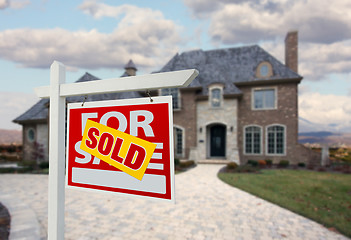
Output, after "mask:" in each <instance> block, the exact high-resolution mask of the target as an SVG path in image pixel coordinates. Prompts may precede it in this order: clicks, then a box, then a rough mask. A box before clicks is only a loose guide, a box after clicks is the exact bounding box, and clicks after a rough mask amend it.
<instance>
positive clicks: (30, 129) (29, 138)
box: [27, 128, 35, 142]
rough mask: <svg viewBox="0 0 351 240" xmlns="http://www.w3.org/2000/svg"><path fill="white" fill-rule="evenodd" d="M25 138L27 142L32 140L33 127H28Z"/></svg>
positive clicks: (33, 137) (33, 135) (33, 138)
mask: <svg viewBox="0 0 351 240" xmlns="http://www.w3.org/2000/svg"><path fill="white" fill-rule="evenodd" d="M27 139H28V141H29V142H34V140H35V130H34V129H33V128H29V129H28V130H27Z"/></svg>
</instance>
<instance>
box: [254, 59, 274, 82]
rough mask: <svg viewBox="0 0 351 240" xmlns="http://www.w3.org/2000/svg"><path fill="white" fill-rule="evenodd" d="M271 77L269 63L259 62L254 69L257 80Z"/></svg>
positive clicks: (271, 72)
mask: <svg viewBox="0 0 351 240" xmlns="http://www.w3.org/2000/svg"><path fill="white" fill-rule="evenodd" d="M272 76H273V68H272V65H271V64H270V63H269V62H261V63H260V64H258V66H257V69H256V77H257V78H269V77H272Z"/></svg>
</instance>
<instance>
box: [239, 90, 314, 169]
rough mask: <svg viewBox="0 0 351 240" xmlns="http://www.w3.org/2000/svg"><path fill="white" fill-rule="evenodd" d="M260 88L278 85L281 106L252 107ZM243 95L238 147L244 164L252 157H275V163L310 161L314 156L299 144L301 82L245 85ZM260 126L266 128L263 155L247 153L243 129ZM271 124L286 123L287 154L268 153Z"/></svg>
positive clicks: (263, 136) (240, 109) (263, 130)
mask: <svg viewBox="0 0 351 240" xmlns="http://www.w3.org/2000/svg"><path fill="white" fill-rule="evenodd" d="M256 87H276V89H277V109H275V110H252V109H251V94H252V89H253V88H256ZM240 90H241V91H242V92H243V97H242V98H241V100H240V101H239V114H238V119H239V121H238V147H239V156H240V163H241V164H245V163H246V162H247V161H248V160H250V159H252V160H260V159H272V160H273V162H274V163H278V162H279V161H280V160H288V161H290V164H297V163H299V162H305V163H307V162H308V161H309V158H311V156H310V155H309V153H307V152H306V151H302V150H304V149H302V148H301V146H300V145H299V144H298V143H297V139H298V138H297V137H298V102H297V91H298V86H297V83H284V84H275V85H265V86H254V87H253V86H245V87H240ZM251 124H255V125H259V126H261V127H262V141H263V145H262V148H263V149H262V151H263V154H262V155H244V154H243V151H244V147H243V141H244V137H243V134H244V133H243V131H244V126H246V125H251ZM271 124H282V125H285V126H286V138H285V139H286V149H285V152H286V155H285V156H272V155H266V126H268V125H271Z"/></svg>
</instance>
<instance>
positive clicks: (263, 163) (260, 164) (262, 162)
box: [258, 160, 267, 167]
mask: <svg viewBox="0 0 351 240" xmlns="http://www.w3.org/2000/svg"><path fill="white" fill-rule="evenodd" d="M258 165H259V166H260V167H265V166H266V165H267V162H266V161H265V160H258Z"/></svg>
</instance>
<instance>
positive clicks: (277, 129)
mask: <svg viewBox="0 0 351 240" xmlns="http://www.w3.org/2000/svg"><path fill="white" fill-rule="evenodd" d="M285 135H286V134H285V126H283V125H271V126H268V127H267V154H272V155H284V154H285Z"/></svg>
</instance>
